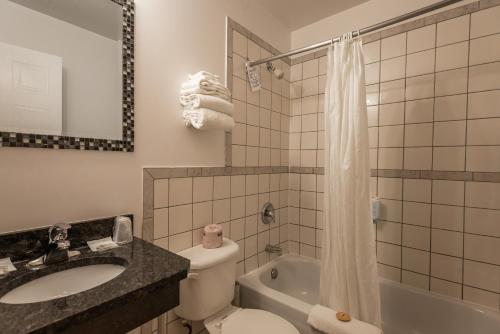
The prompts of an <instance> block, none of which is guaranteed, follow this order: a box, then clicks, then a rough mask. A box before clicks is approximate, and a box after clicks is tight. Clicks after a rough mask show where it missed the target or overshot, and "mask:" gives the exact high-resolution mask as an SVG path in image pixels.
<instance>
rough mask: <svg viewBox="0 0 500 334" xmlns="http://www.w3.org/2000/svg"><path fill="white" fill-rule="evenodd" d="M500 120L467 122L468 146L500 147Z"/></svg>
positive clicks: (490, 119)
mask: <svg viewBox="0 0 500 334" xmlns="http://www.w3.org/2000/svg"><path fill="white" fill-rule="evenodd" d="M499 129H500V118H489V119H476V120H470V121H468V122H467V145H500V131H499Z"/></svg>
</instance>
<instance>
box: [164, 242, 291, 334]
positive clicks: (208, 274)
mask: <svg viewBox="0 0 500 334" xmlns="http://www.w3.org/2000/svg"><path fill="white" fill-rule="evenodd" d="M238 250H239V246H238V244H236V243H235V242H234V241H231V240H229V239H224V241H223V244H222V247H219V248H215V249H206V248H203V246H202V245H198V246H196V247H192V248H189V249H186V250H184V251H182V252H180V253H179V255H181V256H183V257H185V258H187V259H189V260H191V267H190V270H189V273H188V277H187V278H186V279H184V280H182V281H181V283H180V296H179V299H180V303H179V306H177V307H176V308H175V309H174V312H175V313H176V314H177V315H178V316H179V317H181V318H183V319H186V320H192V321H200V320H203V323H204V325H205V328H206V329H207V331H208V332H209V333H210V334H233V333H234V334H262V333H273V334H300V333H299V331H298V330H297V329H296V328H295V327H294V326H293V325H292V324H291V323H290V322H288V321H287V320H285V319H283V318H281V317H279V316H277V315H276V314H273V313H271V312H268V311H263V310H256V309H244V308H239V307H235V306H233V305H231V301H232V300H233V297H234V284H235V281H236V256H237V254H238Z"/></svg>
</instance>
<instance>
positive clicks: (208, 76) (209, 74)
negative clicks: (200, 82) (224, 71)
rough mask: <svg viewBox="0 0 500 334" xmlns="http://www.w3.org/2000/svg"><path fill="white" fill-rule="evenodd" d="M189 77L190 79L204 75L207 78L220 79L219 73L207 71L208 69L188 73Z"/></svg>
mask: <svg viewBox="0 0 500 334" xmlns="http://www.w3.org/2000/svg"><path fill="white" fill-rule="evenodd" d="M188 77H189V79H190V80H192V79H196V78H200V77H204V78H207V79H212V80H217V81H220V77H219V76H218V75H216V74H213V73H210V72H207V71H199V72H196V73H195V74H190V75H188Z"/></svg>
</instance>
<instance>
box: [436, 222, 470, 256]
mask: <svg viewBox="0 0 500 334" xmlns="http://www.w3.org/2000/svg"><path fill="white" fill-rule="evenodd" d="M431 247H432V252H433V253H439V254H445V255H451V256H456V257H461V256H462V254H463V233H462V232H454V231H445V230H438V229H435V228H433V229H432V246H431Z"/></svg>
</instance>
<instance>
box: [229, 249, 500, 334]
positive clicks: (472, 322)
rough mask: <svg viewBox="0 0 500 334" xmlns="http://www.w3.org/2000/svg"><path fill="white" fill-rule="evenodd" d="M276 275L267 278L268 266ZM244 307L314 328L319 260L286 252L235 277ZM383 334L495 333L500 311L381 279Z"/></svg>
mask: <svg viewBox="0 0 500 334" xmlns="http://www.w3.org/2000/svg"><path fill="white" fill-rule="evenodd" d="M272 268H276V269H277V270H278V277H277V278H276V279H274V280H273V279H271V269H272ZM238 282H239V284H240V301H241V306H242V307H248V308H259V309H263V310H267V311H270V312H273V313H275V314H278V315H280V316H282V317H283V318H285V319H288V320H289V321H291V322H292V323H293V324H294V325H295V326H296V327H297V328H298V330H299V331H300V332H301V333H302V334H310V333H315V334H317V333H318V332H317V331H315V330H313V329H311V327H310V326H309V325H308V324H307V322H306V320H307V314H308V313H309V311H310V309H311V307H312V305H314V304H316V303H317V302H318V298H319V291H318V290H319V261H317V260H314V259H310V258H306V257H302V256H298V255H292V254H288V255H284V256H281V257H279V258H277V259H276V260H274V261H272V262H270V263H268V264H266V265H265V266H263V267H260V268H258V269H256V270H254V271H252V272H250V273H248V274H246V275H244V276H242V277H241V278H240V279H238ZM380 293H381V300H382V322H383V330H384V334H499V333H500V312H497V311H495V310H493V309H488V308H484V307H481V306H478V305H476V304H472V303H468V302H464V301H461V300H457V299H454V298H449V297H446V296H441V295H438V294H435V293H431V292H428V291H424V290H420V289H416V288H412V287H409V286H406V285H402V284H399V283H395V282H391V281H388V280H385V279H380Z"/></svg>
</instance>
